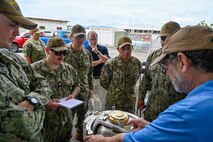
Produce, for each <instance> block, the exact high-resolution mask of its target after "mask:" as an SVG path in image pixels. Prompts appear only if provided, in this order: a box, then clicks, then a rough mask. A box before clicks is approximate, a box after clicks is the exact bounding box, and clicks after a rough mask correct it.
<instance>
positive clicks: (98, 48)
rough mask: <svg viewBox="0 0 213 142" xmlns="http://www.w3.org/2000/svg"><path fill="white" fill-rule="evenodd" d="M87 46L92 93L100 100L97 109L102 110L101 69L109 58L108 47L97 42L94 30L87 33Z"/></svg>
mask: <svg viewBox="0 0 213 142" xmlns="http://www.w3.org/2000/svg"><path fill="white" fill-rule="evenodd" d="M87 38H88V41H89V46H87V47H85V48H86V49H87V50H88V51H89V52H90V53H91V54H92V57H93V62H92V66H93V95H94V96H95V97H96V99H98V101H99V102H100V108H95V109H97V110H104V109H105V108H104V106H105V105H104V104H105V97H106V90H105V89H104V88H103V87H102V86H101V85H100V79H99V78H100V74H101V69H102V67H103V66H104V64H105V63H106V62H107V60H108V59H109V58H110V57H109V53H108V49H107V48H106V47H105V46H102V45H99V44H98V34H97V33H96V32H95V31H90V32H89V33H88V35H87Z"/></svg>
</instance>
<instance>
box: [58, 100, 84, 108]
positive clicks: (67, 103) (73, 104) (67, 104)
mask: <svg viewBox="0 0 213 142" xmlns="http://www.w3.org/2000/svg"><path fill="white" fill-rule="evenodd" d="M59 101H60V102H59V103H58V104H60V105H61V106H64V107H66V108H69V109H70V108H73V107H76V106H78V105H80V104H83V103H84V102H83V101H81V100H77V99H69V100H67V101H66V98H63V99H60V100H59Z"/></svg>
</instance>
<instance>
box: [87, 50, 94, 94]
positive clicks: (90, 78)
mask: <svg viewBox="0 0 213 142" xmlns="http://www.w3.org/2000/svg"><path fill="white" fill-rule="evenodd" d="M89 56H90V61H89V62H90V68H89V72H88V83H89V89H90V90H92V89H93V67H92V60H93V59H92V55H91V54H90V53H89Z"/></svg>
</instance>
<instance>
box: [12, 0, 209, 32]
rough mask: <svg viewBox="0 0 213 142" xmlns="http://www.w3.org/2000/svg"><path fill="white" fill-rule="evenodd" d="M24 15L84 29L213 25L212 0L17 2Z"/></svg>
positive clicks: (57, 0) (22, 0) (37, 0)
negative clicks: (170, 24)
mask: <svg viewBox="0 0 213 142" xmlns="http://www.w3.org/2000/svg"><path fill="white" fill-rule="evenodd" d="M16 1H17V3H18V4H19V6H20V8H21V10H22V13H23V15H24V16H28V17H36V18H50V19H60V20H67V21H69V23H68V24H69V25H71V26H72V25H75V24H81V25H83V26H109V27H122V26H128V27H131V26H132V27H133V26H141V27H148V28H160V27H161V26H162V25H163V24H164V23H166V22H168V21H176V22H178V23H179V24H180V25H181V26H187V25H196V24H198V23H200V22H201V21H203V20H204V21H205V22H206V23H207V24H213V1H212V0H16Z"/></svg>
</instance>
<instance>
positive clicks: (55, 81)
mask: <svg viewBox="0 0 213 142" xmlns="http://www.w3.org/2000/svg"><path fill="white" fill-rule="evenodd" d="M31 66H32V68H33V69H34V70H35V71H37V72H38V73H39V74H41V75H42V76H44V77H45V78H46V79H47V81H48V82H49V84H50V87H51V88H52V90H53V95H52V98H57V99H61V98H64V97H67V96H69V95H70V94H71V92H72V89H73V88H74V87H76V86H80V84H79V79H78V74H77V72H76V70H75V69H74V68H73V67H72V66H71V65H69V64H67V63H64V62H63V63H62V64H60V66H59V69H58V70H57V72H56V71H54V70H53V69H51V68H50V67H49V66H48V65H47V64H46V63H45V59H44V60H41V61H38V62H35V63H33V64H31ZM71 131H72V113H71V110H69V109H66V108H64V107H61V108H59V109H58V110H46V116H45V120H44V129H43V134H42V135H43V139H44V142H69V141H70V138H71Z"/></svg>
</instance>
